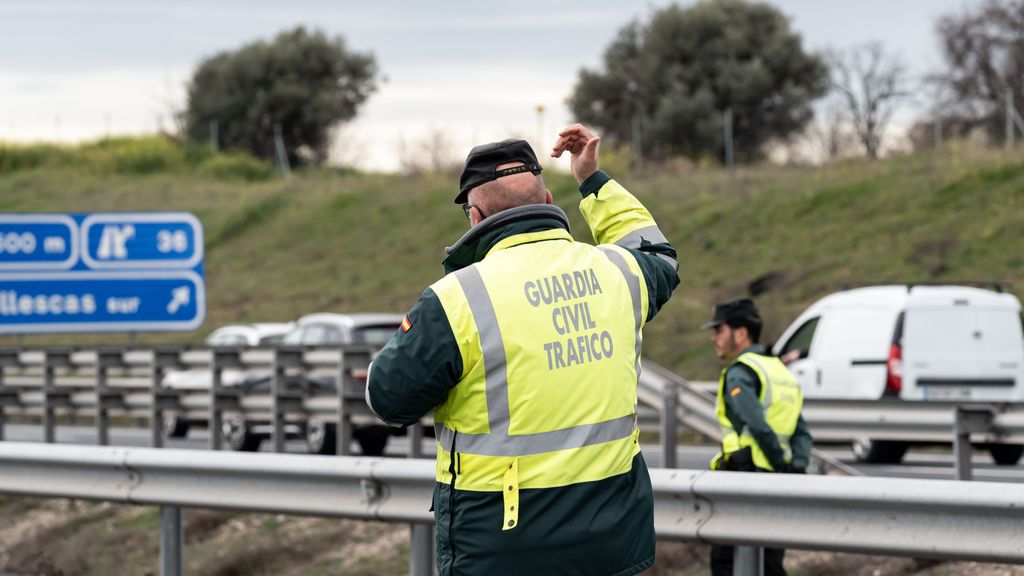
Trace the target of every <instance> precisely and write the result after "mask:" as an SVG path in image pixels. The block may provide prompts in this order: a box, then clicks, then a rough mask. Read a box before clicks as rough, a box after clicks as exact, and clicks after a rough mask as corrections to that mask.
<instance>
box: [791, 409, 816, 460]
mask: <svg viewBox="0 0 1024 576" xmlns="http://www.w3.org/2000/svg"><path fill="white" fill-rule="evenodd" d="M789 447H790V448H791V449H792V450H793V467H794V468H800V469H803V470H806V469H807V464H809V463H810V461H811V448H813V447H814V440H813V439H812V438H811V431H810V429H809V428H808V427H807V423H806V422H804V416H803V414H801V415H800V418H798V419H797V421H796V430H794V431H793V437H792V438H790V439H789Z"/></svg>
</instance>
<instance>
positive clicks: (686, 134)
mask: <svg viewBox="0 0 1024 576" xmlns="http://www.w3.org/2000/svg"><path fill="white" fill-rule="evenodd" d="M604 68H605V69H604V71H601V72H597V71H590V70H582V71H581V72H580V76H579V81H578V82H577V84H576V87H575V90H574V92H573V94H572V96H571V97H570V98H569V107H570V109H571V110H572V111H573V113H574V114H575V115H576V117H577V118H579V119H580V121H582V122H586V123H589V124H592V125H595V126H598V127H599V128H600V129H601V130H602V131H603V132H604V134H605V136H607V137H609V138H610V139H611V140H612V141H614V142H618V143H623V144H625V143H629V144H632V145H633V146H634V148H635V149H636V148H639V149H640V150H641V152H642V153H643V154H644V155H645V156H647V157H653V158H660V157H665V156H671V155H685V156H689V157H701V156H711V157H715V158H721V157H722V149H723V146H724V131H723V122H724V115H725V112H726V110H730V109H731V110H732V114H733V134H734V137H735V152H736V158H737V159H739V160H741V161H753V160H756V159H758V158H761V157H762V156H763V154H764V152H765V145H766V144H767V143H769V142H771V141H775V140H786V139H788V138H790V137H792V136H794V135H796V134H797V133H799V132H800V131H801V130H802V129H803V128H804V126H805V124H806V123H807V122H808V121H809V120H810V119H811V118H812V116H813V112H812V109H811V102H812V101H813V100H815V99H816V98H818V97H819V96H821V95H823V94H824V93H825V92H826V90H827V87H828V68H827V66H826V65H825V62H824V61H823V59H822V58H820V57H818V56H816V55H812V54H808V53H807V52H805V51H804V49H803V47H802V44H801V38H800V36H799V35H798V34H796V33H795V32H793V31H792V30H791V29H790V25H789V20H788V19H787V18H786V16H785V15H783V14H782V13H781V12H779V11H778V10H777V9H776V8H774V7H772V6H769V5H768V4H763V3H754V2H747V1H744V0H706V1H704V2H701V3H699V4H697V5H695V6H693V7H691V8H686V9H684V8H681V7H679V6H675V5H673V6H669V7H667V8H665V9H663V10H660V11H658V12H656V13H655V14H654V15H653V16H652V17H651V20H650V22H648V23H646V24H641V23H639V22H633V23H631V24H629V25H627V26H626V27H624V28H623V29H622V30H621V31H620V32H619V34H618V36H617V37H616V38H615V40H614V41H613V42H612V43H611V45H610V46H609V47H608V48H607V50H606V52H605V54H604Z"/></svg>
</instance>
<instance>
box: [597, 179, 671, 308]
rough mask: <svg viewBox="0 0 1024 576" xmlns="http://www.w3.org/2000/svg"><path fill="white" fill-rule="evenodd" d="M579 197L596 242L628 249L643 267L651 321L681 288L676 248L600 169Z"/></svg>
mask: <svg viewBox="0 0 1024 576" xmlns="http://www.w3.org/2000/svg"><path fill="white" fill-rule="evenodd" d="M580 194H582V195H583V199H584V202H583V203H582V204H581V210H582V212H583V216H584V218H586V219H587V224H588V225H589V226H590V228H591V232H592V233H593V234H594V240H596V241H597V242H598V243H605V242H608V243H614V244H618V245H619V246H622V247H623V248H626V249H627V250H629V252H630V253H631V254H632V255H633V257H634V258H635V259H636V261H637V264H639V265H640V270H641V271H642V272H643V275H644V280H645V282H646V284H647V302H648V306H647V318H646V319H645V321H650V320H651V319H652V318H654V316H655V315H656V314H657V313H658V310H660V309H661V307H662V306H664V305H665V303H666V302H668V299H669V298H670V297H671V296H672V292H673V291H674V290H675V289H676V287H677V286H679V274H678V267H679V264H678V260H679V257H678V256H677V254H676V249H675V248H673V247H672V245H671V244H669V242H668V240H667V239H666V238H665V236H664V235H663V234H662V233H661V231H660V230H658V227H657V224H655V222H654V218H652V217H651V215H650V213H649V212H648V211H647V209H646V208H644V206H643V204H641V203H640V201H639V200H637V199H636V198H634V197H633V195H632V194H630V193H629V192H627V191H626V189H625V188H623V187H621V186H619V185H618V184H616V183H615V182H614V180H612V179H611V177H610V176H608V175H607V174H605V173H604V172H602V171H601V170H598V171H597V172H594V173H593V174H591V175H590V177H589V178H587V179H586V180H584V181H583V183H582V184H580ZM598 200H601V201H602V202H603V203H599V202H598Z"/></svg>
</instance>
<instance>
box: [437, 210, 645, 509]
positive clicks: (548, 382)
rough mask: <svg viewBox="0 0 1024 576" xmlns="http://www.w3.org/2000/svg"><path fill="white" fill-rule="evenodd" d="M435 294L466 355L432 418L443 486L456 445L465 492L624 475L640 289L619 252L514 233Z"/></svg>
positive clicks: (631, 435)
mask: <svg viewBox="0 0 1024 576" xmlns="http://www.w3.org/2000/svg"><path fill="white" fill-rule="evenodd" d="M513 247H515V248H516V250H514V251H509V250H508V249H509V248H513ZM524 262H530V263H532V265H531V266H528V267H524V266H523V265H522V264H523V263H524ZM432 289H433V291H434V292H435V293H436V294H437V296H438V298H439V300H440V301H441V305H442V306H443V307H444V310H445V313H446V314H447V316H448V319H449V322H450V323H451V325H452V329H453V333H454V334H455V339H456V341H457V342H458V343H459V348H460V351H461V353H462V356H463V362H462V365H463V375H462V378H461V379H460V381H459V383H458V385H457V386H455V388H453V389H452V391H451V393H450V394H449V395H448V399H447V401H446V402H445V403H444V404H442V405H441V406H440V407H439V408H438V409H437V411H436V412H435V415H434V419H435V421H436V422H437V439H438V453H439V457H438V463H437V480H438V482H443V483H446V484H447V483H450V482H451V475H450V473H449V469H450V467H451V462H450V457H451V451H452V447H453V446H454V451H455V453H457V454H458V455H459V459H458V464H459V466H458V473H457V474H456V480H455V488H456V489H462V490H476V491H491V492H500V491H508V490H509V486H512V489H513V490H518V489H529V488H550V487H556V486H565V485H568V484H574V483H578V482H588V481H594V480H601V479H604V478H607V477H609V476H614V475H616V474H622V473H625V472H627V471H629V468H630V463H631V462H632V460H633V456H634V455H636V453H637V452H638V451H639V445H638V443H637V442H636V441H635V440H636V436H637V434H638V430H637V427H636V410H635V407H636V401H637V397H636V381H637V376H638V371H639V353H640V342H641V329H642V328H643V325H644V319H645V318H646V315H647V293H646V292H647V287H646V284H645V283H644V281H643V277H642V276H641V272H640V269H639V267H638V266H637V264H636V261H635V260H634V258H633V257H632V256H631V255H630V254H629V253H628V252H626V251H625V250H622V249H621V248H619V247H616V246H601V247H599V248H597V247H594V246H589V245H586V244H582V243H577V242H573V240H572V237H571V236H570V235H569V234H568V232H566V231H565V230H557V229H556V230H548V231H543V232H538V233H533V234H521V235H517V236H512V237H509V238H506V239H505V240H503V241H501V242H500V243H498V244H497V245H496V246H495V247H494V248H492V249H491V251H490V252H489V253H488V255H487V258H486V259H485V260H484V261H482V262H480V263H477V264H474V265H472V266H469V267H467V268H463V269H462V270H459V271H458V272H455V273H454V274H450V275H448V276H446V277H445V278H443V279H442V280H440V281H439V282H437V283H435V284H434V285H433V286H432ZM624 304H627V306H623V305H624ZM510 470H513V471H515V472H516V473H515V476H516V478H515V482H513V483H512V484H510V483H509V482H508V481H507V479H506V475H507V473H508V471H510Z"/></svg>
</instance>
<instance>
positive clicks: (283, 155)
mask: <svg viewBox="0 0 1024 576" xmlns="http://www.w3.org/2000/svg"><path fill="white" fill-rule="evenodd" d="M274 149H275V150H276V151H277V163H278V166H280V167H281V174H282V175H283V176H284V178H285V180H287V179H289V178H291V177H292V167H291V165H290V164H289V163H288V153H287V152H286V151H285V148H284V137H283V136H281V125H280V124H274Z"/></svg>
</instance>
